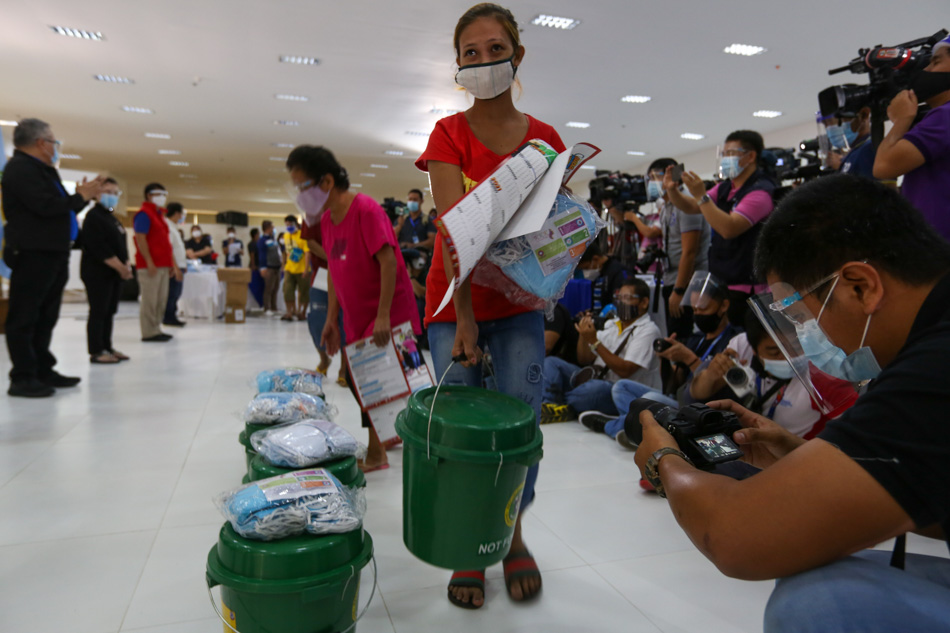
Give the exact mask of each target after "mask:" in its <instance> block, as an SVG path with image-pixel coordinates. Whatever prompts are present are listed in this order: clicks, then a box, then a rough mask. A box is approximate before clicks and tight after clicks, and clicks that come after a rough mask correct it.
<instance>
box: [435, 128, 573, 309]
mask: <svg viewBox="0 0 950 633" xmlns="http://www.w3.org/2000/svg"><path fill="white" fill-rule="evenodd" d="M525 116H527V117H528V133H527V134H525V137H524V139H523V140H522V141H521V143H519V147H520V146H521V145H523V144H524V143H527V142H528V141H530V140H531V139H535V138H537V139H541V140H542V141H545V142H546V143H549V144H550V145H551V147H553V148H554V149H556V150H557V151H558V152H563V151H564V150H565V149H566V148H565V147H564V142H563V141H561V137H560V136H558V133H557V132H556V131H555V130H554V128H553V127H551V126H550V125H548V124H547V123H542V122H541V121H538V120H537V119H535V118H534V117H532V116H530V115H525ZM506 158H508V157H507V156H499V155H498V154H496V153H494V152H493V151H491V150H490V149H488V148H487V147H485V146H484V145H482V143H481V141H479V140H478V139H477V138H476V137H475V135H474V134H473V133H472V128H470V127H469V125H468V119H466V118H465V113H464V112H460V113H459V114H454V115H452V116H450V117H446V118H444V119H441V120H440V121H439V122H438V123H436V124H435V129H434V130H433V131H432V134H431V135H430V136H429V145H428V147H426V151H425V152H423V153H422V156H420V157H419V160H417V161H416V167H418V168H419V169H421V170H422V171H429V161H430V160H434V161H438V162H441V163H449V164H451V165H458V166H459V167H460V168H461V169H462V180H463V183H464V186H465V193H468V192H469V191H471V190H472V189H473V188H474V187H475V186H476V185H477V184H478V183H479V182H481V181H482V180H483V179H484V178H485V177H486V176H488V175H489V174H491V173H492V172H493V171H494V170H495V168H496V167H498V165H499V163H501V162H502V161H503V160H505V159H506ZM447 210H448V209H443V211H447ZM448 288H449V282H448V279H446V277H445V267H444V264H443V262H442V233H441V232H440V233H439V234H438V235H436V238H435V247H434V249H433V257H432V267H431V268H430V269H429V276H428V278H427V279H426V325H428V324H429V323H454V322H455V320H456V317H455V305H454V304H453V303H449V305H447V306H446V307H445V309H444V310H442V312H440V313H439V315H438V316H433V313H434V312H435V310H436V309H437V308H438V307H439V304H440V303H442V298H443V297H444V296H445V293H446V291H447V290H448ZM472 305H473V306H474V308H475V320H476V321H491V320H494V319H503V318H506V317H510V316H514V315H516V314H521V313H523V312H530V311H531V308H527V307H525V306H521V305H517V304H514V303H512V302H511V301H509V300H508V299H507V298H506V297H505V295H504V294H502V293H501V292H498V291H497V290H494V289H492V288H489V287H487V286H480V285H478V284H476V283H472Z"/></svg>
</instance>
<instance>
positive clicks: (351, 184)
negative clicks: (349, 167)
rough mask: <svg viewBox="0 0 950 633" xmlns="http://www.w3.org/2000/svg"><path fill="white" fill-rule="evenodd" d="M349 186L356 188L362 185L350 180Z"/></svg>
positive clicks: (360, 187)
mask: <svg viewBox="0 0 950 633" xmlns="http://www.w3.org/2000/svg"><path fill="white" fill-rule="evenodd" d="M350 186H351V187H356V188H357V189H362V188H363V185H360V184H357V183H355V182H351V183H350Z"/></svg>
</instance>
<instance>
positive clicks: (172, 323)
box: [162, 319, 188, 327]
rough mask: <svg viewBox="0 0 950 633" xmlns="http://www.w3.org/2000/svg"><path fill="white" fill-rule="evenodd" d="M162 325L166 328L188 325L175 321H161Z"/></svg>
mask: <svg viewBox="0 0 950 633" xmlns="http://www.w3.org/2000/svg"><path fill="white" fill-rule="evenodd" d="M162 325H167V326H168V327H185V326H186V325H188V324H187V323H185V322H184V321H179V320H178V319H175V320H174V321H162Z"/></svg>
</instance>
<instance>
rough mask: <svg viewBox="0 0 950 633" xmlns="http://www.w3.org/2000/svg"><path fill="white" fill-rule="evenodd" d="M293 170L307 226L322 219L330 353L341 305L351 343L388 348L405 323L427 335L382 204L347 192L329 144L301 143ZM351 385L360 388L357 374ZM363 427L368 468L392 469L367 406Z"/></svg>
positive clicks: (337, 336) (364, 466)
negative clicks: (367, 341) (397, 328)
mask: <svg viewBox="0 0 950 633" xmlns="http://www.w3.org/2000/svg"><path fill="white" fill-rule="evenodd" d="M287 169H288V170H289V171H290V179H291V181H292V182H293V184H294V186H295V187H296V188H297V191H298V192H299V193H298V196H297V204H298V206H299V207H300V208H301V209H303V211H304V213H306V215H307V222H308V223H314V222H319V223H320V230H321V232H322V234H323V248H324V250H325V251H326V253H327V262H328V269H329V272H330V275H329V290H330V300H329V307H328V309H327V323H326V325H325V326H324V328H323V336H322V337H321V338H322V343H323V345H324V347H325V349H326V351H327V354H329V355H331V356H332V355H333V354H336V352H337V350H338V349H339V348H340V329H339V325H338V324H337V319H338V313H339V310H340V309H341V308H342V309H343V328H344V330H345V331H346V340H347V341H352V342H355V341H357V340H359V339H362V338H368V337H372V339H373V342H374V343H375V344H376V345H378V346H380V347H382V346H384V345H389V344H390V336H391V335H392V329H393V328H394V327H395V326H397V325H400V324H401V323H405V322H406V321H410V322H411V323H412V329H413V331H415V333H416V335H417V336H418V335H419V334H421V333H422V326H421V324H420V322H419V311H418V310H417V309H416V299H415V295H414V294H413V292H412V285H411V283H410V281H409V272H408V271H407V270H406V262H405V261H404V260H403V258H402V252H401V251H400V250H399V248H398V243H397V241H396V235H395V234H394V233H393V227H392V224H391V223H390V221H389V218H388V217H387V216H386V212H385V211H383V209H382V207H380V206H379V205H378V204H377V203H376V202H375V201H374V200H373V199H372V198H370V197H369V196H366V195H363V194H361V193H357V194H354V193H352V192H351V191H350V190H349V188H350V180H349V177H348V176H347V174H346V170H345V169H343V167H341V166H340V164H339V163H338V162H337V160H336V158H335V157H334V156H333V154H332V153H331V152H330V151H329V150H327V149H325V148H323V147H314V146H312V145H301V146H299V147H297V148H295V149H294V150H293V151H292V152H291V153H290V156H289V157H288V158H287ZM344 354H345V352H344ZM349 383H350V389H351V390H354V389H355V387H354V386H353V380H352V376H351V377H350V381H349ZM354 396H355V391H354ZM363 426H364V427H367V428H368V429H369V452H368V454H367V456H366V460H365V462H362V463H361V464H360V467H361V468H362V469H363V471H364V472H368V471H371V470H379V469H382V468H388V467H389V461H388V459H387V457H386V449H385V448H384V447H383V445H382V444H381V443H380V441H379V435H377V433H376V429H374V428H373V425H372V423H371V422H370V420H369V416H367V414H366V412H365V411H364V412H363Z"/></svg>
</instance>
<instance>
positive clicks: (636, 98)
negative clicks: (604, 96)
mask: <svg viewBox="0 0 950 633" xmlns="http://www.w3.org/2000/svg"><path fill="white" fill-rule="evenodd" d="M651 98H652V97H644V96H642V95H627V96H626V97H622V98H621V99H620V100H621V101H623V102H624V103H646V102H647V101H650V99H651Z"/></svg>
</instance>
